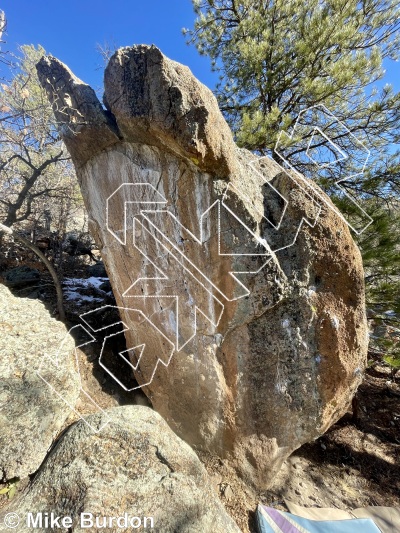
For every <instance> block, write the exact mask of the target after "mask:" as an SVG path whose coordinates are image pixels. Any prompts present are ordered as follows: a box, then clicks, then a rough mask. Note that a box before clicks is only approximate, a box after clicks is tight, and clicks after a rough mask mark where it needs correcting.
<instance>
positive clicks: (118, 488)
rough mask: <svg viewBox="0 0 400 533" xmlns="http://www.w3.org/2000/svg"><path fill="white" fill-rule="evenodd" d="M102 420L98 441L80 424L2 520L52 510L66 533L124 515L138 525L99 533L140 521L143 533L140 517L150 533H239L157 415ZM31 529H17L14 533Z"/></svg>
mask: <svg viewBox="0 0 400 533" xmlns="http://www.w3.org/2000/svg"><path fill="white" fill-rule="evenodd" d="M107 415H108V418H109V419H110V422H109V423H108V424H107V425H106V426H105V428H104V429H102V430H101V432H100V433H95V432H93V431H92V430H91V429H90V427H89V426H88V425H87V424H85V423H84V422H83V421H79V422H78V423H77V424H76V425H75V426H73V427H72V428H71V429H70V430H69V431H68V432H67V433H66V434H65V436H64V437H63V438H62V439H61V440H60V442H59V443H58V445H57V446H56V448H55V449H54V450H53V452H52V453H51V454H50V455H49V457H48V459H47V461H46V462H45V464H44V465H43V467H42V468H41V470H40V472H39V473H38V474H37V476H36V477H35V479H34V481H33V482H32V484H31V485H30V486H29V488H28V490H27V491H26V492H25V493H23V494H21V496H19V497H18V498H16V499H15V500H13V501H12V503H11V505H10V506H9V507H8V508H7V509H6V510H4V513H3V514H5V513H10V512H12V511H13V509H15V510H16V511H18V514H19V515H20V517H22V516H24V517H25V516H27V513H28V512H30V513H33V515H34V516H35V515H36V513H41V512H44V511H45V510H50V509H51V511H52V512H53V513H54V515H55V516H61V517H64V516H67V517H71V518H72V519H73V524H72V527H71V528H69V529H68V528H65V530H67V529H68V531H74V533H78V532H80V531H87V530H88V529H85V527H82V525H81V520H82V518H81V517H83V518H84V519H86V520H87V521H86V522H85V523H83V525H85V526H87V527H88V526H89V525H90V522H88V520H89V519H90V515H93V516H94V517H115V518H118V517H124V515H125V513H126V514H127V515H128V520H132V519H135V517H137V519H136V520H134V522H133V525H132V527H129V525H128V527H126V525H125V526H124V523H123V522H120V523H119V524H118V522H116V521H114V523H113V524H112V526H111V527H108V528H107V529H106V531H114V532H115V533H119V532H120V531H121V532H122V531H134V530H135V529H136V528H138V526H139V521H138V520H139V519H140V520H141V521H142V526H143V524H144V519H145V517H147V518H150V517H151V518H153V526H154V527H152V528H150V524H151V522H150V521H148V522H147V528H146V529H149V530H150V531H154V532H160V533H174V532H179V533H204V532H208V531H213V532H215V533H240V530H239V528H238V527H237V526H236V524H235V523H234V522H233V520H232V519H231V518H230V517H229V516H228V515H227V513H226V512H225V510H224V508H223V506H222V504H221V503H220V501H219V500H218V497H217V495H216V494H215V493H214V492H213V489H212V488H211V484H210V482H209V480H208V477H207V473H206V471H205V469H204V467H203V466H202V464H201V463H200V461H199V459H198V458H197V456H196V454H195V453H194V452H193V450H191V448H190V447H189V446H188V445H187V444H186V443H184V442H183V441H182V440H181V439H179V438H178V437H177V436H176V435H175V434H174V433H173V432H172V431H171V429H170V428H169V427H168V426H167V424H166V423H165V421H164V420H163V419H162V418H161V417H160V416H159V415H158V414H157V413H155V412H154V411H153V410H151V409H149V408H147V407H138V406H135V407H134V406H124V407H117V408H114V409H110V410H108V411H107ZM103 416H104V415H100V414H97V415H91V416H90V417H88V421H89V423H90V426H92V427H96V425H97V426H98V427H101V426H103V425H104V420H103V418H102V417H103ZM84 513H86V516H84ZM122 519H123V518H122ZM2 522H3V520H1V523H2ZM128 524H129V523H128ZM25 525H26V522H25ZM42 526H44V524H42ZM101 526H102V522H100V526H99V529H98V528H96V526H95V525H94V526H93V527H91V528H90V531H98V530H99V531H100V530H101ZM103 527H104V526H103ZM31 529H32V527H24V524H23V523H21V525H20V526H19V528H18V531H21V533H22V532H24V531H31ZM139 529H140V530H142V529H143V530H144V528H143V527H140V528H139ZM0 530H2V529H1V526H0ZM38 530H39V531H48V530H49V529H47V528H46V527H39V528H38ZM52 531H53V529H52Z"/></svg>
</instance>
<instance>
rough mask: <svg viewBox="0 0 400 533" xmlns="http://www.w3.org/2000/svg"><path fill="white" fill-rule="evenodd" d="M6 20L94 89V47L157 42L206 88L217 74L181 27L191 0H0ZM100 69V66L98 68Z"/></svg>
mask: <svg viewBox="0 0 400 533" xmlns="http://www.w3.org/2000/svg"><path fill="white" fill-rule="evenodd" d="M0 9H2V10H3V11H5V13H6V16H7V20H8V28H7V32H8V35H7V36H6V39H7V46H8V48H11V49H13V48H14V47H15V45H17V44H35V45H37V44H41V45H42V46H43V47H44V48H45V49H46V51H47V52H48V53H51V54H52V55H54V56H56V57H58V58H59V59H60V60H61V61H63V62H64V63H66V64H67V65H68V66H69V67H70V68H71V70H72V71H73V72H74V73H75V74H76V75H77V76H78V77H79V78H81V79H82V80H84V81H85V82H86V83H89V84H90V85H92V87H93V88H94V89H96V90H99V89H100V88H101V86H102V77H103V62H102V59H101V56H100V55H99V53H98V52H97V51H96V45H97V44H100V45H103V44H104V43H106V42H108V43H110V44H115V45H117V46H127V45H132V44H141V43H145V44H156V45H157V46H158V47H159V48H161V50H162V52H163V53H164V54H166V55H167V56H168V57H170V58H172V59H174V60H176V61H179V62H180V63H183V64H185V65H188V66H189V67H190V69H191V70H192V72H193V73H194V74H195V76H196V77H197V78H199V79H200V80H201V81H202V82H203V83H205V84H206V85H208V86H209V87H210V88H213V87H214V86H215V83H216V81H217V75H216V74H215V73H212V72H211V68H210V61H209V60H208V58H206V57H201V56H200V55H199V54H198V53H197V50H196V49H195V47H194V46H188V45H186V43H185V38H184V36H183V35H182V33H181V30H182V28H184V27H192V26H193V21H194V17H195V15H194V12H193V9H192V3H191V0H147V1H146V0H113V1H110V0H108V1H106V0H67V1H66V2H60V1H59V0H53V1H49V0H0ZM99 67H100V68H99ZM385 68H386V69H387V75H386V77H385V80H384V81H385V82H388V83H392V84H393V85H394V87H395V89H396V90H400V66H399V63H395V62H393V61H387V62H385Z"/></svg>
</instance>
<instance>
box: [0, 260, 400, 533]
mask: <svg viewBox="0 0 400 533" xmlns="http://www.w3.org/2000/svg"><path fill="white" fill-rule="evenodd" d="M88 263H90V261H87V262H86V264H82V262H80V261H77V262H75V263H74V264H72V266H71V264H69V265H68V266H69V268H68V269H67V268H66V269H65V271H64V275H66V276H71V277H80V276H82V275H83V276H84V271H85V268H86V266H87V264H88ZM12 266H15V265H8V267H9V268H10V267H12ZM29 266H34V267H35V268H38V269H40V271H41V272H42V276H43V278H42V285H44V286H45V292H46V294H45V301H46V304H47V307H48V309H49V312H50V313H51V314H55V310H56V302H55V294H54V290H53V287H52V283H51V279H47V278H49V276H48V274H47V273H46V272H45V269H44V268H43V267H41V265H40V264H38V263H37V262H36V261H35V260H34V259H33V260H32V264H31V265H29ZM0 275H1V273H0ZM25 292H26V291H21V294H20V296H22V297H26V294H25ZM94 296H95V295H94ZM107 303H111V302H107ZM86 307H87V308H86ZM89 309H90V304H87V305H82V306H81V307H80V308H79V312H84V311H87V310H89ZM66 312H67V317H68V318H69V322H70V327H71V325H72V324H73V323H74V321H75V320H76V316H77V314H79V312H78V310H77V309H76V308H75V305H74V303H73V302H67V303H66ZM93 355H94V354H91V353H86V354H84V353H81V364H82V366H81V372H82V377H83V380H84V381H85V382H86V384H87V389H90V390H92V391H94V392H96V397H97V401H98V403H99V405H100V407H102V408H107V407H111V406H113V405H118V404H124V403H141V404H147V401H146V398H144V396H143V394H141V393H137V394H136V395H134V394H132V393H131V394H132V396H131V397H129V398H128V397H125V396H124V395H123V394H121V392H120V391H119V392H118V391H117V390H116V387H115V383H110V382H109V379H107V375H106V374H105V373H104V372H103V371H102V370H101V369H100V368H99V366H98V364H97V362H96V360H95V358H94V357H93ZM398 374H400V372H398ZM78 407H81V408H82V411H86V409H85V407H84V403H82V405H80V406H79V405H78ZM353 411H354V412H353ZM75 418H76V417H74V416H71V418H70V419H69V420H68V421H67V424H66V425H69V424H71V423H72V422H74V420H75ZM198 455H199V457H200V459H201V460H202V461H203V463H204V464H205V466H206V468H207V470H208V473H209V475H210V477H211V480H212V482H213V485H214V487H215V490H216V492H217V493H218V494H219V496H220V498H221V500H222V502H223V503H224V505H225V507H226V509H227V510H228V512H229V513H230V514H231V515H232V517H233V518H234V519H235V520H236V522H237V524H238V526H239V527H240V529H241V530H242V531H243V533H249V532H251V533H253V532H255V531H256V529H255V514H254V512H255V509H256V507H257V504H258V503H259V502H261V503H263V504H265V505H270V506H274V507H277V508H278V509H282V510H287V509H286V506H285V500H290V501H293V502H294V503H297V504H299V505H303V506H306V507H336V508H339V509H344V510H351V509H354V508H357V507H365V506H368V505H381V506H394V507H400V375H399V376H398V377H397V382H396V381H394V380H393V376H392V375H391V373H390V370H389V369H388V368H387V367H386V366H384V365H382V364H380V363H379V361H375V363H374V364H373V365H372V366H371V367H369V368H368V369H367V371H366V374H365V379H364V381H363V383H362V385H361V386H360V387H359V390H358V393H357V396H356V399H355V401H354V402H353V410H352V411H349V412H348V413H347V414H346V415H345V416H344V417H343V418H342V419H341V420H340V421H339V422H338V423H337V424H335V425H334V426H332V427H331V428H330V429H329V430H328V432H327V433H326V434H325V435H323V436H322V437H321V438H319V439H318V440H317V441H315V442H313V443H310V444H306V445H304V446H303V447H301V448H300V449H299V450H297V451H296V452H295V453H293V454H292V456H291V457H290V458H289V459H288V460H287V461H286V462H285V463H284V465H283V467H282V469H281V470H280V472H279V474H278V475H277V476H276V478H275V479H274V481H273V483H272V485H271V486H270V487H269V489H268V490H267V491H265V492H263V493H260V494H258V493H256V492H255V491H254V490H252V489H251V488H249V487H248V486H246V485H245V484H244V483H243V481H242V480H240V479H238V478H237V476H236V475H235V473H234V472H233V471H232V469H231V468H230V467H229V465H227V464H226V463H224V462H222V461H221V460H220V459H219V458H216V457H211V456H209V455H207V454H204V453H199V454H198ZM21 488H22V487H21V486H20V489H21ZM6 504H7V497H6V496H5V495H3V496H0V508H1V507H2V506H4V505H6Z"/></svg>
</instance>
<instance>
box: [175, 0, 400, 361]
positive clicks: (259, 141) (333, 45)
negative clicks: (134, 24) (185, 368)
mask: <svg viewBox="0 0 400 533" xmlns="http://www.w3.org/2000/svg"><path fill="white" fill-rule="evenodd" d="M193 4H194V9H195V13H196V15H197V18H196V21H195V24H194V29H193V30H185V33H186V35H188V37H189V40H188V42H189V43H192V44H195V45H196V47H197V49H198V51H199V52H200V54H203V55H207V56H209V57H210V59H211V62H212V68H213V69H214V70H215V71H217V72H218V73H219V75H220V77H219V83H218V84H217V87H216V90H215V93H216V96H217V98H218V100H219V103H220V107H221V110H222V112H223V113H224V116H225V118H226V119H227V121H228V123H229V124H230V126H231V128H232V130H233V132H234V135H235V139H236V142H237V143H238V144H239V145H240V146H243V147H245V148H248V149H249V150H252V151H254V152H255V153H258V154H260V155H270V156H272V157H273V158H275V159H276V160H278V162H280V163H282V160H281V159H280V158H279V156H278V155H277V151H275V148H276V143H277V141H278V143H280V145H279V148H280V150H281V151H284V155H285V159H286V160H288V161H289V162H290V163H291V165H292V166H293V167H294V168H295V169H296V170H298V171H299V172H302V173H303V174H305V175H306V176H308V177H311V178H313V179H315V180H316V181H317V182H318V183H319V185H320V186H322V188H323V189H324V190H325V191H326V192H327V193H328V194H329V195H330V196H331V198H332V199H333V201H334V202H335V203H336V205H337V206H338V207H339V209H340V210H341V211H342V212H344V213H346V218H347V219H351V217H355V219H356V218H357V216H359V214H360V213H359V209H357V208H356V207H355V203H354V202H357V204H360V205H361V207H362V209H363V210H364V211H365V212H366V213H368V215H369V216H370V217H371V219H372V220H373V222H372V223H371V225H370V226H369V227H368V229H367V230H366V231H365V232H363V233H361V235H355V238H356V240H357V241H358V244H359V246H360V249H361V252H362V255H363V259H364V266H365V271H366V283H367V290H368V306H369V307H372V308H373V309H374V317H375V320H378V321H379V320H381V321H382V323H384V324H386V325H389V326H390V327H396V326H398V325H399V315H400V309H399V305H400V273H399V265H400V200H399V197H400V151H399V150H398V146H399V144H400V93H396V92H395V91H394V90H393V88H392V87H391V86H390V85H389V84H385V83H384V82H385V69H384V61H389V60H398V58H399V50H400V31H399V30H400V2H399V1H398V0H360V1H357V0H193ZM321 105H323V106H325V107H326V108H327V109H328V110H329V111H330V112H331V113H332V114H333V116H334V117H335V119H336V121H335V120H334V119H333V118H332V116H331V117H329V115H328V119H326V117H325V124H324V126H325V131H329V140H330V141H332V142H333V144H330V143H328V142H326V141H325V140H324V138H323V137H321V136H320V138H319V139H318V138H317V137H318V136H316V137H315V139H312V138H311V137H312V135H313V131H312V128H309V130H308V131H309V133H308V138H307V136H304V139H305V142H304V139H303V151H302V152H301V154H302V155H301V156H300V155H299V139H300V138H302V132H304V131H306V128H307V127H309V126H310V124H311V122H310V120H311V121H312V120H313V118H312V117H311V119H310V117H309V118H308V119H307V120H308V121H309V123H308V124H307V123H301V121H300V123H298V124H297V126H300V127H298V129H297V130H296V132H297V134H296V135H293V138H292V139H290V138H288V137H285V138H284V141H282V139H283V138H282V137H279V136H280V132H282V131H285V132H289V133H290V131H293V130H292V128H293V127H294V126H295V124H296V120H297V119H298V117H299V114H300V113H301V112H302V111H303V110H306V109H308V108H311V107H312V106H321ZM316 109H318V108H316ZM342 125H345V127H346V131H347V135H345V134H344V130H343V127H342ZM349 139H350V141H352V142H349ZM354 139H356V141H355V142H354ZM308 143H309V144H308ZM312 143H314V144H312ZM357 143H362V144H358V145H357ZM307 146H308V148H310V147H311V148H312V153H313V154H318V155H319V156H320V157H322V158H323V157H325V158H326V159H327V161H328V162H330V161H333V162H334V163H335V164H332V165H330V164H327V165H325V168H324V170H323V172H321V171H319V172H316V170H315V169H316V167H315V165H314V164H313V162H312V161H311V160H310V158H309V157H307V154H306V149H307ZM361 146H364V147H365V148H367V150H368V151H369V152H370V153H369V157H368V160H367V162H366V164H365V166H364V164H363V163H364V162H365V161H364V160H365V150H363V149H361ZM332 147H334V148H332ZM335 147H336V148H337V150H335ZM341 150H342V152H343V153H346V154H347V155H349V154H350V156H349V157H348V158H347V160H346V161H341V160H340V153H341V152H340V151H341ZM335 152H336V153H335ZM309 153H310V152H309ZM346 165H347V166H346ZM360 170H362V171H363V172H360ZM346 173H347V174H346ZM348 176H351V177H350V178H348V179H346V180H345V181H343V182H342V183H341V185H342V187H343V189H342V191H341V190H338V187H337V186H336V185H335V183H337V181H338V180H340V179H343V178H344V177H348ZM343 191H345V192H343ZM388 311H389V314H388ZM393 338H394V340H390V339H388V338H386V339H385V341H384V345H383V344H381V345H380V348H382V350H383V353H385V354H386V357H392V360H393V361H395V360H397V359H396V358H399V357H400V348H399V346H400V343H399V338H400V336H399V335H397V336H396V335H394V336H393ZM393 358H394V359H393ZM388 362H390V361H388Z"/></svg>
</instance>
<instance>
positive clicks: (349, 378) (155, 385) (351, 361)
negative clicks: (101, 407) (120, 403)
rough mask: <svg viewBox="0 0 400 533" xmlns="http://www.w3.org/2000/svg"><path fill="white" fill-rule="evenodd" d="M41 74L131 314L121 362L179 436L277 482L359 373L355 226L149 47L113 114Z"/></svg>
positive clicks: (125, 64)
mask: <svg viewBox="0 0 400 533" xmlns="http://www.w3.org/2000/svg"><path fill="white" fill-rule="evenodd" d="M38 73H39V78H40V80H41V83H42V85H43V87H45V89H46V90H47V93H48V96H49V99H50V100H51V102H52V103H53V108H54V111H55V113H56V116H57V119H58V120H59V122H60V131H61V133H62V135H63V139H64V141H65V143H66V145H67V147H68V149H69V151H70V153H71V155H72V158H73V160H74V164H75V167H76V170H77V174H78V179H79V181H80V185H81V189H82V193H83V197H84V200H85V203H86V207H87V209H88V212H89V217H90V229H91V232H92V234H93V236H94V238H95V239H96V242H97V244H98V246H99V248H100V249H101V253H102V257H103V259H104V263H105V266H106V270H107V273H108V275H109V278H110V281H111V283H112V288H113V293H114V295H115V297H116V300H117V303H118V306H119V307H120V315H121V318H122V319H123V322H124V324H125V326H126V331H125V336H126V339H127V343H128V348H129V349H128V350H127V352H126V353H124V354H122V356H121V365H125V366H126V369H127V373H129V372H132V371H133V372H134V373H135V376H136V379H137V381H138V383H139V384H140V385H142V386H143V389H144V391H145V392H146V394H147V395H148V396H149V398H150V399H151V401H152V403H153V405H154V407H155V409H156V410H157V411H158V412H159V413H160V414H162V416H163V417H165V419H166V420H167V421H168V423H169V424H170V426H171V427H172V428H173V429H174V430H175V431H176V432H177V433H178V435H180V436H181V437H183V438H184V439H185V440H186V441H187V442H189V443H190V444H192V445H194V446H198V447H201V448H203V449H207V450H210V451H212V452H215V453H217V454H219V455H220V456H221V457H229V458H230V460H231V461H233V463H234V464H236V466H237V468H238V470H240V471H241V473H242V474H243V475H245V476H246V477H247V479H249V480H251V481H252V482H253V483H255V484H256V485H258V486H260V487H265V486H266V485H268V483H269V481H270V478H271V475H272V474H273V472H274V471H275V470H276V469H277V468H278V467H279V466H280V464H281V463H282V461H283V460H284V459H285V458H286V457H287V456H288V454H290V453H291V452H292V451H293V450H294V449H296V448H297V447H299V446H300V445H301V444H303V443H304V442H307V441H310V440H312V439H314V438H316V437H317V436H319V435H320V434H321V433H323V432H324V431H325V430H326V429H327V428H328V427H329V426H330V425H331V424H332V423H333V422H335V421H336V420H337V419H338V418H339V417H340V416H341V415H342V414H343V413H344V412H345V410H346V408H347V406H348V404H349V402H350V400H351V398H352V395H353V393H354V391H355V389H356V387H357V385H358V383H359V381H360V374H361V372H362V370H363V368H364V365H365V361H366V351H367V328H366V318H365V314H364V288H363V269H362V263H361V258H360V254H359V251H358V249H357V247H356V246H355V244H354V242H353V240H352V237H351V235H350V232H349V230H348V228H347V226H346V225H345V224H344V223H343V222H342V220H341V219H340V218H339V217H338V216H337V215H336V214H335V213H334V212H333V211H332V210H331V209H330V208H329V199H327V200H326V202H327V203H326V204H325V203H322V202H318V200H317V198H316V197H315V195H314V194H313V191H315V190H316V186H315V185H313V184H311V183H309V184H308V185H304V184H303V182H300V181H299V180H298V178H295V177H294V176H292V175H289V174H287V173H285V172H282V168H281V167H279V165H277V164H276V163H274V162H273V161H272V160H269V159H266V158H263V159H257V158H255V156H254V155H253V154H251V153H249V152H248V151H246V150H240V149H238V148H237V147H236V145H235V144H234V141H233V138H232V135H231V133H230V131H229V128H228V126H227V124H226V123H225V121H224V119H223V117H222V115H221V113H220V111H219V109H218V106H217V102H216V99H215V98H214V96H213V95H212V93H211V92H210V91H209V90H208V89H207V88H206V87H205V86H203V85H202V84H201V83H200V82H198V81H197V80H196V79H195V78H194V76H193V75H192V74H191V72H190V70H189V69H188V68H187V67H184V66H182V65H180V64H178V63H176V62H174V61H171V60H169V59H167V58H166V57H165V56H164V55H163V54H162V53H161V52H160V51H159V50H158V49H157V48H156V47H154V46H133V47H131V48H122V49H120V50H118V51H117V52H116V53H115V54H114V56H113V57H112V58H111V60H110V63H109V65H108V66H107V69H106V71H105V97H104V102H105V106H106V109H104V108H103V107H102V106H101V104H100V102H99V101H98V100H97V98H96V96H95V93H94V91H93V90H92V89H91V88H90V87H88V86H87V85H85V84H84V83H83V82H81V81H80V80H78V79H77V78H76V77H75V76H74V75H73V74H72V73H71V72H70V70H69V69H68V68H67V67H65V66H64V65H63V64H62V63H60V62H59V61H58V60H57V59H55V58H52V57H47V58H43V59H42V60H41V61H40V63H39V64H38ZM320 194H323V193H320ZM320 204H321V205H320ZM122 385H123V383H122Z"/></svg>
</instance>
